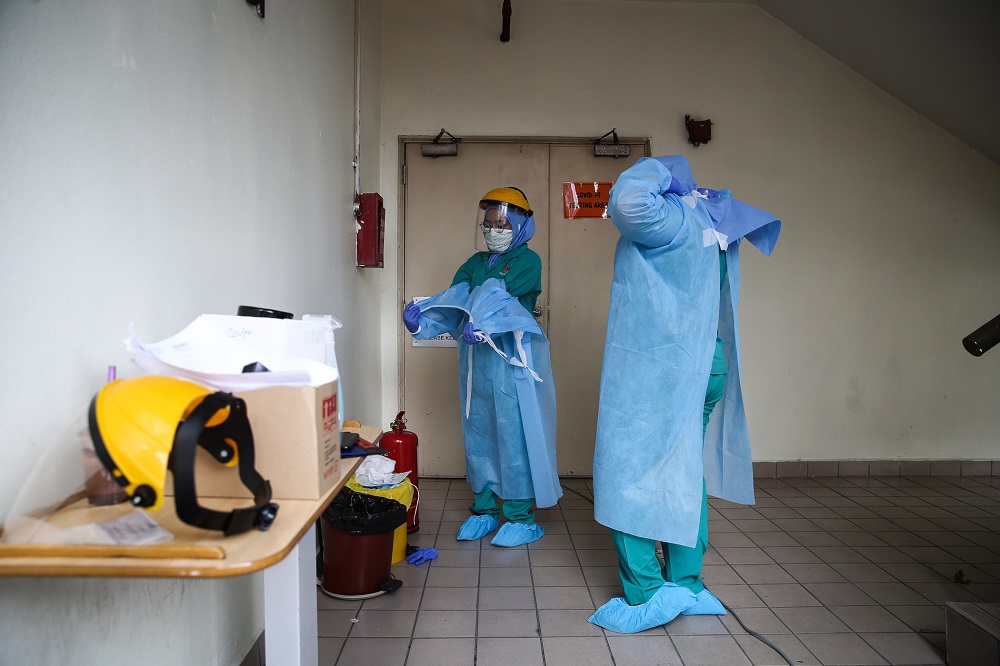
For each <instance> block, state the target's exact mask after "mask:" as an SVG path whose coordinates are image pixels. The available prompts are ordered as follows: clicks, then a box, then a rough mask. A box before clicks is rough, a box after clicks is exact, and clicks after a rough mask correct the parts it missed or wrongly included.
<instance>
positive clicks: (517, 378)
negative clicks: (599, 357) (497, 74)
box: [403, 187, 562, 547]
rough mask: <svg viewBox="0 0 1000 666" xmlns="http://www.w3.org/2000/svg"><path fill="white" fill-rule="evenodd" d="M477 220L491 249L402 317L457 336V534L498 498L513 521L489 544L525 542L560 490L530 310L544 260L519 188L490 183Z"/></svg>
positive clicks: (543, 366) (486, 518) (410, 325)
mask: <svg viewBox="0 0 1000 666" xmlns="http://www.w3.org/2000/svg"><path fill="white" fill-rule="evenodd" d="M477 224H478V225H479V226H480V227H481V229H482V233H483V236H484V239H485V241H486V246H487V247H488V248H489V251H488V252H477V253H476V254H474V255H472V257H470V258H469V260H468V261H466V262H465V263H464V264H463V265H462V266H461V267H460V268H459V269H458V272H457V273H455V278H454V280H452V286H451V287H450V288H449V289H447V290H445V291H444V292H442V293H440V294H438V295H437V296H434V297H431V298H429V299H427V300H424V301H421V302H420V303H419V305H418V304H417V303H414V302H413V301H411V302H410V303H408V304H407V305H406V307H405V308H404V309H403V322H404V324H405V325H406V329H407V330H408V331H409V332H410V333H411V334H412V335H413V337H415V338H417V339H427V338H431V337H434V336H436V335H439V334H441V333H443V332H446V331H447V332H450V333H451V334H452V336H453V337H454V338H455V339H456V340H458V347H459V350H458V353H459V389H460V394H461V397H462V413H463V418H462V435H463V439H464V443H465V459H466V478H467V479H468V480H469V483H470V484H471V485H472V491H473V496H474V501H473V503H472V505H471V506H470V507H469V511H470V512H471V514H472V515H471V516H470V517H469V518H468V519H467V520H466V521H465V522H464V523H463V524H462V526H461V527H460V528H459V530H458V534H457V539H458V540H460V541H465V540H475V539H481V538H482V537H484V536H486V535H487V534H490V533H492V532H493V531H494V530H496V529H497V527H498V526H499V523H500V510H499V509H498V508H497V501H496V498H497V497H500V498H501V499H503V514H504V516H505V517H506V518H507V522H506V523H504V524H503V526H502V527H500V530H499V532H497V534H496V536H494V537H493V540H492V541H491V543H492V544H493V545H495V546H508V547H509V546H520V545H523V544H527V543H531V542H533V541H537V540H538V539H540V538H541V537H542V535H543V534H544V533H545V528H544V527H542V526H541V525H538V524H536V523H535V514H534V511H533V510H532V505H537V506H538V507H541V508H544V507H548V506H553V505H554V504H555V503H556V502H557V501H558V500H559V498H560V497H561V496H562V488H561V486H560V484H559V477H558V474H557V468H556V452H555V414H556V408H555V390H554V387H553V382H552V370H551V364H550V362H549V348H548V340H547V339H546V337H545V334H544V333H543V332H542V329H541V327H540V326H539V325H538V323H537V322H536V321H535V319H534V316H533V315H532V314H531V312H532V310H533V309H534V307H535V301H536V299H537V298H538V296H539V294H541V291H542V279H541V276H542V261H541V258H540V257H539V256H538V255H537V254H536V253H535V252H534V251H532V250H530V249H529V248H528V246H527V245H526V243H527V242H528V240H529V239H530V238H531V237H532V235H533V234H534V232H535V218H534V216H533V214H532V211H531V207H530V206H529V205H528V200H527V198H526V197H525V196H524V193H523V192H521V190H519V189H517V188H514V187H502V188H497V189H494V190H490V191H489V192H487V193H486V195H485V196H484V197H483V198H482V200H481V201H480V202H479V210H478V214H477ZM484 342H485V343H487V344H482V343H484Z"/></svg>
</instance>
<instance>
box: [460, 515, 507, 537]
mask: <svg viewBox="0 0 1000 666" xmlns="http://www.w3.org/2000/svg"><path fill="white" fill-rule="evenodd" d="M499 524H500V521H499V520H497V519H496V518H494V517H493V516H469V517H468V518H466V519H465V522H464V523H462V526H461V527H459V528H458V535H457V536H455V538H456V539H457V540H459V541H475V540H476V539H482V538H483V537H484V536H486V535H487V534H489V533H490V532H492V531H493V530H495V529H496V528H497V525H499Z"/></svg>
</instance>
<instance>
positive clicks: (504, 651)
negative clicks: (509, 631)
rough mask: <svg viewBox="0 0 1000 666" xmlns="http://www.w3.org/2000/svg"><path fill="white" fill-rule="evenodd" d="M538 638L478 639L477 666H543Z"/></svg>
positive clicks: (540, 642)
mask: <svg viewBox="0 0 1000 666" xmlns="http://www.w3.org/2000/svg"><path fill="white" fill-rule="evenodd" d="M543 663H544V661H543V660H542V641H541V639H538V638H477V639H476V666H511V664H517V666H542V664H543Z"/></svg>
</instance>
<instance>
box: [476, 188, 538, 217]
mask: <svg viewBox="0 0 1000 666" xmlns="http://www.w3.org/2000/svg"><path fill="white" fill-rule="evenodd" d="M498 204H507V205H510V206H514V207H515V208H517V209H518V210H520V211H521V213H523V214H525V215H532V214H533V213H532V210H531V205H530V204H528V198H527V197H526V196H524V192H522V191H521V190H519V189H517V188H516V187H497V188H495V189H492V190H490V191H489V192H487V193H486V194H484V195H483V198H482V199H480V200H479V209H480V210H486V209H487V208H489V207H490V206H493V205H498Z"/></svg>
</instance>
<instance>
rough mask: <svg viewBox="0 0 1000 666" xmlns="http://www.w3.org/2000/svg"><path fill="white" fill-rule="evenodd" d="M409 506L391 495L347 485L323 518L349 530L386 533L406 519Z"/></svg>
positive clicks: (333, 524) (345, 530) (351, 532)
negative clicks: (360, 491)
mask: <svg viewBox="0 0 1000 666" xmlns="http://www.w3.org/2000/svg"><path fill="white" fill-rule="evenodd" d="M406 510H407V509H406V507H405V506H403V505H402V504H401V503H399V502H397V501H396V500H394V499H392V498H391V497H380V496H378V495H368V494H366V493H358V492H354V491H353V490H351V489H350V488H344V489H343V490H341V491H340V492H339V493H337V496H336V497H334V498H333V501H331V502H330V505H329V506H328V507H326V510H325V511H323V520H325V521H326V522H327V523H329V524H330V525H332V526H333V527H336V528H337V529H338V530H343V531H344V532H347V533H348V534H385V533H386V532H392V531H393V530H395V529H396V528H397V527H399V526H400V525H402V524H403V523H405V522H406Z"/></svg>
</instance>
